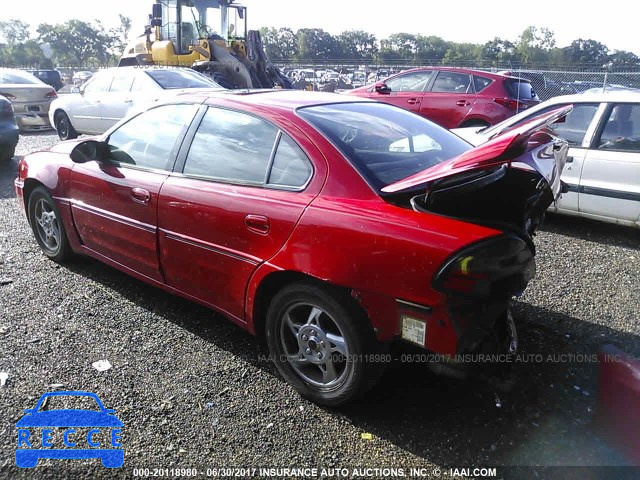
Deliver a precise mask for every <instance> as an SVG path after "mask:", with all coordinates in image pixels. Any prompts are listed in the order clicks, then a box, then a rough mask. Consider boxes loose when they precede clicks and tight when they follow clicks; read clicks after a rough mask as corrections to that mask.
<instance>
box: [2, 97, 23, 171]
mask: <svg viewBox="0 0 640 480" xmlns="http://www.w3.org/2000/svg"><path fill="white" fill-rule="evenodd" d="M18 139H19V129H18V124H17V123H16V116H15V114H14V112H13V107H12V106H11V102H10V101H9V100H7V99H6V98H5V97H3V96H2V95H0V162H4V161H7V160H11V158H13V155H14V154H15V151H16V145H18Z"/></svg>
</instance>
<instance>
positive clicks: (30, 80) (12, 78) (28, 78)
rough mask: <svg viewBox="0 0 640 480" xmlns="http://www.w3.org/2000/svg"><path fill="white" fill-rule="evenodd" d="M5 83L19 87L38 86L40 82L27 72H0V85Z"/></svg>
mask: <svg viewBox="0 0 640 480" xmlns="http://www.w3.org/2000/svg"><path fill="white" fill-rule="evenodd" d="M5 83H14V84H20V85H29V84H36V85H40V84H41V83H42V82H41V81H40V80H38V79H37V78H36V77H34V76H33V75H31V74H30V73H27V72H20V71H15V70H5V71H2V70H0V84H5Z"/></svg>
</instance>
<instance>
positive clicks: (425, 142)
mask: <svg viewBox="0 0 640 480" xmlns="http://www.w3.org/2000/svg"><path fill="white" fill-rule="evenodd" d="M298 114H299V115H300V116H301V117H302V118H304V119H305V120H306V121H308V122H309V123H311V124H312V125H313V126H314V127H316V128H317V129H318V130H319V131H320V132H322V133H323V134H324V135H325V136H326V137H327V138H329V140H331V142H333V144H334V145H335V146H336V147H338V149H340V150H341V151H342V153H343V154H344V155H345V157H347V159H348V160H349V161H350V162H351V164H352V165H353V166H354V167H355V168H356V169H357V170H358V171H359V172H360V173H361V174H362V175H363V176H364V177H365V179H366V180H367V181H368V182H369V184H370V185H371V186H372V187H373V188H375V189H376V190H377V191H378V193H381V189H382V187H385V186H387V185H389V184H391V183H395V182H397V181H398V180H402V179H403V178H406V177H408V176H410V175H413V174H415V173H418V172H421V171H423V170H426V169H428V168H430V167H433V166H434V165H437V164H439V163H441V162H444V161H445V160H448V159H450V158H453V157H456V156H458V155H460V154H461V153H463V152H465V151H467V150H469V149H470V148H471V145H469V144H468V143H467V142H465V141H464V140H462V139H461V138H460V137H458V136H456V135H454V134H453V133H451V132H449V131H448V130H445V129H444V128H442V127H440V126H438V125H436V124H435V123H433V122H430V121H429V120H427V119H425V118H423V117H420V116H418V115H416V114H414V113H411V112H409V111H407V110H404V109H401V108H398V107H394V106H392V105H387V104H384V103H373V102H371V103H369V102H366V103H365V102H362V103H341V104H333V105H320V106H314V107H305V108H301V109H299V110H298Z"/></svg>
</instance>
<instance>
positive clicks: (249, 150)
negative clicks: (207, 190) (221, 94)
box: [184, 108, 278, 185]
mask: <svg viewBox="0 0 640 480" xmlns="http://www.w3.org/2000/svg"><path fill="white" fill-rule="evenodd" d="M277 134H278V129H277V128H276V127H274V126H273V125H271V124H269V123H267V122H265V121H263V120H260V119H259V118H256V117H254V116H251V115H247V114H245V113H241V112H235V111H232V110H225V109H222V108H209V110H208V111H207V113H206V114H205V116H204V118H203V119H202V122H201V123H200V126H199V127H198V131H197V132H196V135H195V137H194V139H193V142H192V143H191V148H190V149H189V154H188V155H187V160H186V163H185V166H184V173H185V174H186V175H195V176H199V177H206V178H211V179H215V180H222V181H225V182H232V183H248V184H256V185H263V184H264V182H265V179H266V178H267V170H268V168H269V161H270V159H271V153H272V151H273V147H274V143H275V141H276V136H277Z"/></svg>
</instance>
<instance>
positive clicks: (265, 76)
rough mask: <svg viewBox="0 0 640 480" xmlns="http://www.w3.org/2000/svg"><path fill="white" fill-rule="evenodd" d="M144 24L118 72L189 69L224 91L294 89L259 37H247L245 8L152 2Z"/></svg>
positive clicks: (213, 1)
mask: <svg viewBox="0 0 640 480" xmlns="http://www.w3.org/2000/svg"><path fill="white" fill-rule="evenodd" d="M149 20H150V22H149V25H148V26H147V27H146V29H145V33H144V35H143V36H141V37H139V38H137V39H135V40H134V41H133V42H132V43H131V44H129V45H127V47H126V48H125V51H124V53H123V55H122V58H121V59H120V62H119V64H118V66H130V65H140V66H144V65H161V66H182V67H191V68H193V69H194V70H197V71H199V72H202V73H204V74H207V75H209V76H211V77H213V79H214V80H215V81H217V82H218V83H219V84H220V85H222V86H223V87H226V88H274V87H275V88H294V86H293V84H292V83H291V81H290V80H289V79H288V78H287V77H286V76H285V75H283V74H282V72H280V70H278V68H276V67H275V66H274V65H273V64H272V63H271V62H270V61H269V59H268V58H267V55H266V53H265V51H264V47H263V44H262V39H261V38H260V32H258V31H256V30H251V31H247V8H246V7H244V6H241V5H238V4H236V3H235V0H156V3H155V4H154V5H153V11H152V13H151V15H150V16H149ZM214 25H216V26H214Z"/></svg>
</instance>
